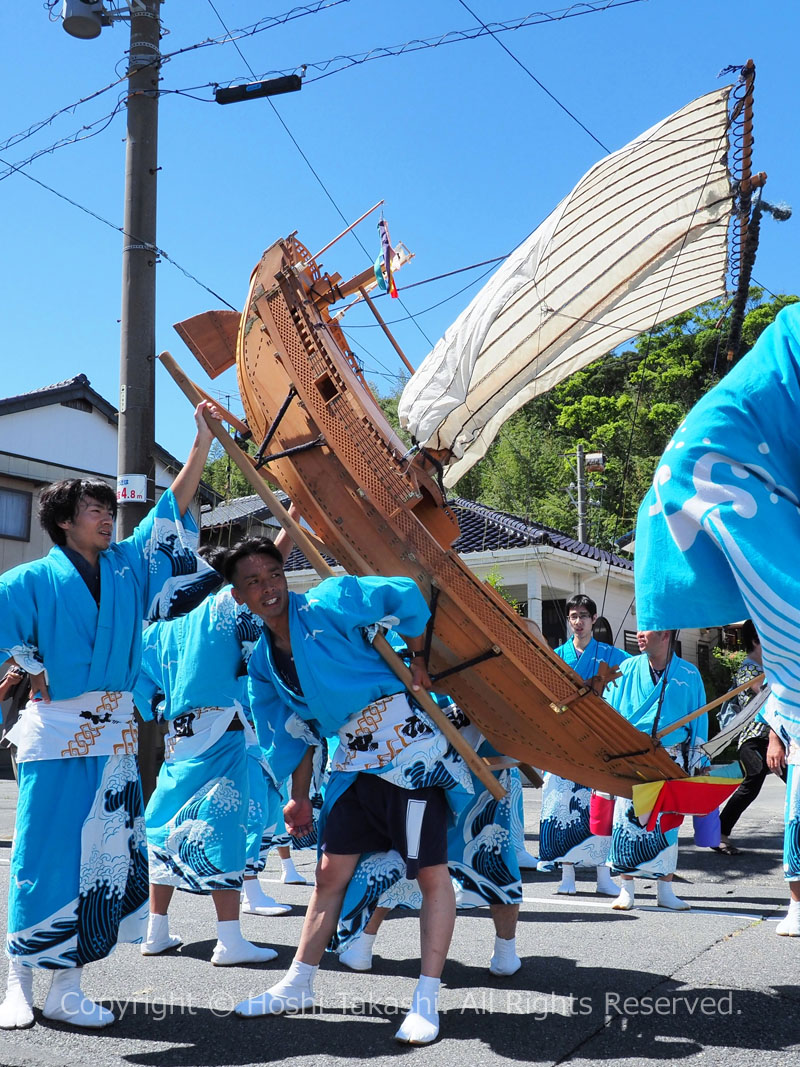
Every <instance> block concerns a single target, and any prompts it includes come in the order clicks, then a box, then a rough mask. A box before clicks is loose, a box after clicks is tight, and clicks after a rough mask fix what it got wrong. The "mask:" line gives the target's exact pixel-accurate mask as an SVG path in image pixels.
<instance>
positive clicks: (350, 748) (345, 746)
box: [331, 693, 434, 772]
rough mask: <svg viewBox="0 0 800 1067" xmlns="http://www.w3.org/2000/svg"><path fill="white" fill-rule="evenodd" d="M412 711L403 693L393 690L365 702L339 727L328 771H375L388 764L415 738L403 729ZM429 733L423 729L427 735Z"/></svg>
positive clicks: (430, 732)
mask: <svg viewBox="0 0 800 1067" xmlns="http://www.w3.org/2000/svg"><path fill="white" fill-rule="evenodd" d="M414 714H415V712H414V711H412V709H411V707H410V706H409V703H408V699H407V698H406V694H405V693H394V694H393V695H392V696H388V697H381V698H380V699H379V700H376V701H374V702H373V703H372V704H367V706H366V707H365V708H362V709H361V711H359V712H357V713H356V714H355V715H354V716H353V717H352V718H351V719H350V720H349V721H348V722H346V723H345V724H344V726H342V727H341V728H340V730H339V734H338V738H339V744H338V746H337V748H336V751H335V752H334V754H333V756H332V758H331V771H353V772H355V771H374V770H378V769H382V768H384V767H387V766H388V765H389V764H390V763H392V762H393V761H394V759H395V758H396V757H397V756H398V755H399V754H400V753H401V752H402V751H403V750H404V749H405V748H408V747H409V745H411V744H413V743H414V742H415V741H416V740H417V737H415V736H414V735H413V732H408V731H405V732H404V730H403V728H404V727H405V724H406V720H407V719H409V718H410V717H411V716H413V715H414ZM416 714H417V716H419V713H418V712H417V713H416ZM426 725H427V723H426ZM423 729H424V727H423ZM432 733H434V731H431V730H426V731H425V734H426V735H427V736H428V737H430V736H431V734H432Z"/></svg>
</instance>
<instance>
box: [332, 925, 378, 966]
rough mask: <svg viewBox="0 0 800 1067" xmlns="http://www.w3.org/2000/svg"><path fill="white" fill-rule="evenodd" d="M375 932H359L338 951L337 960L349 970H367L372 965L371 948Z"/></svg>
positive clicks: (373, 944)
mask: <svg viewBox="0 0 800 1067" xmlns="http://www.w3.org/2000/svg"><path fill="white" fill-rule="evenodd" d="M377 936H378V935H377V934H359V935H358V937H357V938H355V940H354V941H353V942H352V943H351V944H350V946H349V947H348V948H346V949H345V950H344V951H343V952H340V953H339V962H340V963H343V964H344V965H345V967H349V968H350V970H351V971H368V970H369V969H370V967H371V966H372V950H373V948H374V947H375V938H376V937H377Z"/></svg>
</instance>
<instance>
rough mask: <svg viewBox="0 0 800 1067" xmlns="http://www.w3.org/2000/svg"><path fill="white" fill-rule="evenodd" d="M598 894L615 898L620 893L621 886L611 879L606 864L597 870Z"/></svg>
mask: <svg viewBox="0 0 800 1067" xmlns="http://www.w3.org/2000/svg"><path fill="white" fill-rule="evenodd" d="M597 892H598V893H601V894H602V895H603V896H607V897H615V896H616V895H617V893H619V886H618V885H617V883H616V882H615V881H614V879H613V878H612V877H611V871H610V870H609V869H608V867H606V866H605V864H601V865H600V866H599V867H598V868H597Z"/></svg>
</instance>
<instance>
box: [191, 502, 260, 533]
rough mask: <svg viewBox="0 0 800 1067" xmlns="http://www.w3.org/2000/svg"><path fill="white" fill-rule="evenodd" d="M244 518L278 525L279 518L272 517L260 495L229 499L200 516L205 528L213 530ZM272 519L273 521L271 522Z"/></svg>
mask: <svg viewBox="0 0 800 1067" xmlns="http://www.w3.org/2000/svg"><path fill="white" fill-rule="evenodd" d="M242 519H261V520H262V521H263V522H267V523H269V524H270V525H271V526H273V525H274V526H277V520H276V519H272V513H271V512H270V510H269V508H268V507H267V505H266V504H265V503H264V501H263V500H262V499H261V497H260V496H256V495H255V494H253V496H240V497H237V498H236V500H228V501H227V502H226V503H224V504H217V506H216V507H215V508H212V509H211V510H210V511H204V512H203V513H202V515H201V516H200V523H201V525H202V527H203V529H204V530H213V529H214V528H215V527H217V526H227V525H228V524H229V523H232V522H241V521H242ZM270 519H272V521H271V522H270Z"/></svg>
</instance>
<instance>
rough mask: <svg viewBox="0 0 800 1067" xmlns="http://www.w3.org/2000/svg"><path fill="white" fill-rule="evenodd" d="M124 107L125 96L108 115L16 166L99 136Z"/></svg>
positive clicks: (0, 177) (18, 166) (12, 171)
mask: <svg viewBox="0 0 800 1067" xmlns="http://www.w3.org/2000/svg"><path fill="white" fill-rule="evenodd" d="M124 107H125V99H124V98H123V99H122V100H120V101H119V102H118V104H117V106H116V107H115V108H114V110H113V111H111V112H110V113H109V114H108V115H103V116H102V118H99V119H95V120H94V122H90V123H89V124H88V125H86V126H81V128H80V129H79V130H77V131H76V132H75V133H72V134H69V135H68V136H67V137H62V138H61V139H60V140H59V141H56V142H55V143H54V144H51V145H48V146H47V148H40V149H39V150H38V151H37V152H34V153H33V155H30V156H28V158H27V159H23V160H20V161H19V162H18V163H17V164H16V167H17V168H20V167H27V166H29V165H30V164H31V163H33V162H34V161H35V160H37V159H40V158H41V157H42V156H47V155H52V153H53V152H57V151H58V149H59V148H66V146H67V145H71V144H77V143H78V142H79V141H88V140H89V139H90V138H92V137H97V135H98V134H100V133H103V131H104V130H106V129H108V127H109V126H110V125H111V123H112V122H113V120H114V119H115V118H116V116H117V115H118V114H119V113H120V111H122V109H123V108H124ZM96 126H97V127H99V129H95V128H94V127H96ZM13 173H14V170H11V169H9V170H7V171H5V172H4V173H3V174H0V181H3V180H4V179H5V178H8V177H9V176H10V175H11V174H13Z"/></svg>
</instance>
